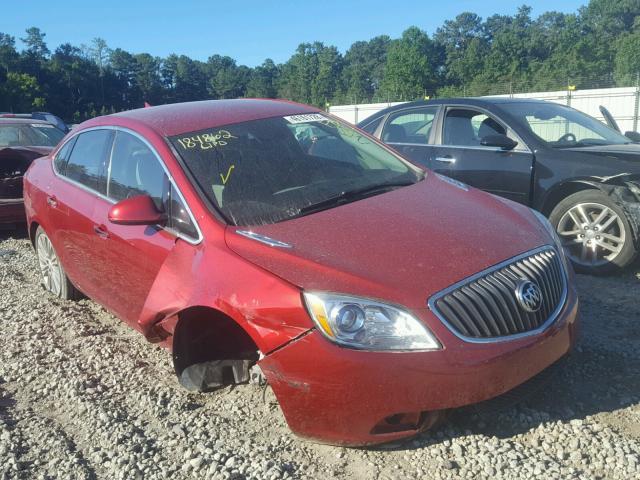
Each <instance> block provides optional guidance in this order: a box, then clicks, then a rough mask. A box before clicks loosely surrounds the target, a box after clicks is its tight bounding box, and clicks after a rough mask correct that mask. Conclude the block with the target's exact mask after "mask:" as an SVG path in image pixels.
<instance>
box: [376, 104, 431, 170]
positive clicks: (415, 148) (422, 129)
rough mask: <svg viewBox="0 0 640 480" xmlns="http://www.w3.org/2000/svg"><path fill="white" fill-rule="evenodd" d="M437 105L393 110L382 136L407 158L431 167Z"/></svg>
mask: <svg viewBox="0 0 640 480" xmlns="http://www.w3.org/2000/svg"><path fill="white" fill-rule="evenodd" d="M439 108H440V107H439V106H437V105H433V106H426V107H414V108H407V109H404V110H400V111H396V112H393V113H391V114H390V115H389V117H388V118H387V120H386V122H385V124H384V127H383V129H382V133H381V135H380V138H381V139H382V141H383V142H384V143H386V144H388V145H389V146H390V147H392V148H393V149H395V150H396V151H397V152H398V153H400V154H401V155H402V156H404V157H405V158H408V159H409V160H413V161H414V162H416V163H418V164H420V165H424V166H426V167H429V166H430V165H429V158H430V157H431V154H432V149H433V146H432V145H431V144H432V143H433V135H434V133H435V129H434V128H432V127H433V126H434V124H435V120H436V117H437V114H438V109H439Z"/></svg>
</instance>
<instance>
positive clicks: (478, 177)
mask: <svg viewBox="0 0 640 480" xmlns="http://www.w3.org/2000/svg"><path fill="white" fill-rule="evenodd" d="M441 125H442V127H441V131H440V132H438V133H439V134H438V136H437V139H436V143H437V145H436V146H435V147H434V148H435V150H434V154H433V160H432V168H433V169H434V170H435V171H437V172H440V173H443V174H445V175H447V176H449V177H452V178H455V179H457V180H460V181H462V182H464V183H466V184H468V185H471V186H473V187H476V188H479V189H481V190H485V191H487V192H490V193H493V194H495V195H500V196H502V197H506V198H509V199H511V200H514V201H516V202H520V203H523V204H529V201H530V189H531V175H532V171H533V160H534V156H533V153H532V152H531V151H530V150H529V148H528V147H527V146H526V145H525V144H524V142H523V141H522V140H521V139H520V138H519V137H518V136H517V135H516V134H515V132H514V131H513V130H512V129H511V128H510V127H509V126H508V125H506V124H505V123H504V122H502V121H501V120H500V119H499V118H497V117H496V116H495V115H493V114H492V113H490V112H488V111H486V110H484V109H480V108H475V107H466V106H464V107H463V106H448V107H446V109H445V111H444V112H443V120H442V123H441ZM496 134H501V135H507V136H509V137H510V138H512V139H513V140H515V141H516V142H518V145H517V146H516V148H514V149H513V150H508V151H505V150H501V149H500V148H495V147H485V146H482V145H481V144H480V142H481V140H482V138H484V137H486V136H488V135H496Z"/></svg>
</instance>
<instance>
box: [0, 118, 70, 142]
mask: <svg viewBox="0 0 640 480" xmlns="http://www.w3.org/2000/svg"><path fill="white" fill-rule="evenodd" d="M63 137H64V132H63V131H62V130H60V129H58V128H56V127H54V126H53V125H49V124H44V123H42V124H41V123H33V124H13V125H0V148H3V147H55V146H56V145H57V144H58V143H59V142H60V140H62V138H63Z"/></svg>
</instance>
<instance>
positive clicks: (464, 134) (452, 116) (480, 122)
mask: <svg viewBox="0 0 640 480" xmlns="http://www.w3.org/2000/svg"><path fill="white" fill-rule="evenodd" d="M498 134H500V135H506V134H507V132H506V131H505V129H504V128H503V127H502V125H500V124H499V123H498V122H497V121H496V120H494V119H493V118H491V117H489V116H487V115H485V114H484V113H482V112H478V111H477V110H468V109H463V108H452V109H449V110H448V111H447V115H446V117H445V119H444V133H443V140H442V143H443V144H444V145H456V146H468V147H479V146H480V140H481V139H482V138H484V137H486V136H488V135H498Z"/></svg>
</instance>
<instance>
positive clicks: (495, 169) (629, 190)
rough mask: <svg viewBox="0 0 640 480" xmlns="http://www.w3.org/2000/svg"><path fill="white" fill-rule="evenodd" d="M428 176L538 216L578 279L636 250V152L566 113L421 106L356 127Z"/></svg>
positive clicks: (512, 104) (479, 101) (505, 103)
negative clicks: (563, 250) (557, 241)
mask: <svg viewBox="0 0 640 480" xmlns="http://www.w3.org/2000/svg"><path fill="white" fill-rule="evenodd" d="M358 126H359V127H360V128H362V129H363V130H365V131H366V132H368V133H370V134H372V135H374V136H375V137H378V138H380V139H382V141H384V142H385V143H387V144H389V145H390V146H391V147H393V148H394V149H395V150H397V151H398V152H400V153H401V154H402V155H403V156H405V157H407V158H409V159H411V160H413V161H414V162H416V163H419V164H421V165H424V166H426V167H428V168H430V169H432V170H434V171H436V172H439V173H442V174H444V175H446V176H448V177H451V178H454V179H457V180H459V181H461V182H464V183H466V184H469V185H471V186H474V187H476V188H480V189H482V190H485V191H487V192H490V193H494V194H496V195H500V196H502V197H505V198H508V199H511V200H514V201H516V202H520V203H523V204H525V205H528V206H530V207H532V208H534V209H536V210H539V211H540V212H542V213H543V214H544V215H546V216H547V217H548V218H549V220H550V222H551V224H552V225H553V227H554V228H555V229H556V231H557V232H558V235H559V236H560V238H561V240H562V242H563V244H564V246H565V248H566V250H567V252H568V254H569V256H570V258H571V260H572V261H573V264H574V266H575V267H576V270H579V271H582V272H586V273H604V272H609V271H612V270H616V269H618V268H621V267H624V266H626V265H628V264H629V263H631V262H632V261H633V259H634V258H635V257H636V255H637V252H638V249H639V247H640V239H639V237H640V144H638V143H633V142H632V141H631V139H630V138H628V137H625V136H623V135H621V134H620V133H618V132H616V131H615V130H613V129H612V128H609V127H607V126H606V125H604V124H603V123H601V122H599V121H598V120H596V119H594V118H592V117H590V116H588V115H585V114H584V113H581V112H579V111H577V110H575V109H573V108H570V107H567V106H564V105H558V104H555V103H549V102H543V101H540V100H530V99H507V98H460V99H439V100H431V101H426V102H425V101H420V102H412V103H405V104H402V105H397V106H394V107H391V108H388V109H386V110H383V111H380V112H378V113H376V114H374V115H373V116H371V117H369V118H367V119H365V120H364V121H362V122H361V123H360V124H359V125H358Z"/></svg>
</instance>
